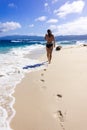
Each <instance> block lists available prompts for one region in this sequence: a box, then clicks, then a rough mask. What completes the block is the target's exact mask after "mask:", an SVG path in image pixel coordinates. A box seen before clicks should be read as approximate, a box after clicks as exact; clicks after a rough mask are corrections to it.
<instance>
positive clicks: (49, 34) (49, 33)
mask: <svg viewBox="0 0 87 130" xmlns="http://www.w3.org/2000/svg"><path fill="white" fill-rule="evenodd" d="M47 33H48V36H49V37H51V36H52V32H51V30H50V29H48V30H47Z"/></svg>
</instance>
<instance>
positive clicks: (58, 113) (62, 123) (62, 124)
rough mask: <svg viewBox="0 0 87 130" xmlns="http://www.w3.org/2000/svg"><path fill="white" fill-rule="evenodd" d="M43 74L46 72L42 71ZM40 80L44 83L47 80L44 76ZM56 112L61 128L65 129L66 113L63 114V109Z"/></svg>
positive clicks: (58, 95) (60, 96) (59, 96)
mask: <svg viewBox="0 0 87 130" xmlns="http://www.w3.org/2000/svg"><path fill="white" fill-rule="evenodd" d="M44 71H46V69H44ZM41 76H42V77H43V76H44V73H41ZM40 81H41V82H43V83H44V82H45V80H44V79H43V78H41V79H40ZM43 88H46V86H43ZM56 96H57V97H58V98H60V99H62V95H61V94H57V95H56ZM56 114H57V117H58V119H59V121H60V126H61V128H62V129H63V130H65V127H64V115H63V113H62V111H61V110H58V111H57V112H56Z"/></svg>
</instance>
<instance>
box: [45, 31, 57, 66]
mask: <svg viewBox="0 0 87 130" xmlns="http://www.w3.org/2000/svg"><path fill="white" fill-rule="evenodd" d="M45 40H46V41H47V43H46V51H47V59H48V62H49V64H50V63H51V59H52V51H53V47H55V38H54V35H53V34H52V32H51V30H50V29H48V30H47V34H46V35H45Z"/></svg>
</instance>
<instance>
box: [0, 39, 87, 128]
mask: <svg viewBox="0 0 87 130" xmlns="http://www.w3.org/2000/svg"><path fill="white" fill-rule="evenodd" d="M45 44H46V42H45V41H44V40H38V39H36V40H35V39H34V40H31V39H23V38H22V39H16V40H14V39H11V40H6V39H5V40H0V130H11V128H10V125H9V124H10V122H11V120H12V118H13V117H14V115H15V113H16V112H15V110H14V109H13V104H14V102H15V98H14V97H13V96H12V94H13V93H14V91H15V87H16V85H17V84H18V83H20V82H21V80H22V79H23V78H24V76H25V74H26V73H30V72H31V71H38V70H40V69H44V68H46V67H47V65H48V63H47V61H46V60H47V59H46V60H45V61H43V62H41V61H39V59H40V56H42V55H43V54H46V50H45ZM82 44H87V40H65V41H64V40H62V41H56V45H61V46H62V47H71V46H78V45H82Z"/></svg>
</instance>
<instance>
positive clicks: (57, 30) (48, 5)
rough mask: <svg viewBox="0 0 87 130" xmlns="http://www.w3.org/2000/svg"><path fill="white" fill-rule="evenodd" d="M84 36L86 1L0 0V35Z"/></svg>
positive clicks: (86, 23) (86, 25) (86, 31)
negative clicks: (48, 30)
mask: <svg viewBox="0 0 87 130" xmlns="http://www.w3.org/2000/svg"><path fill="white" fill-rule="evenodd" d="M47 29H51V30H52V33H53V34H54V35H55V36H59V35H83V34H87V0H0V36H6V35H37V36H44V35H45V34H46V31H47Z"/></svg>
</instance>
